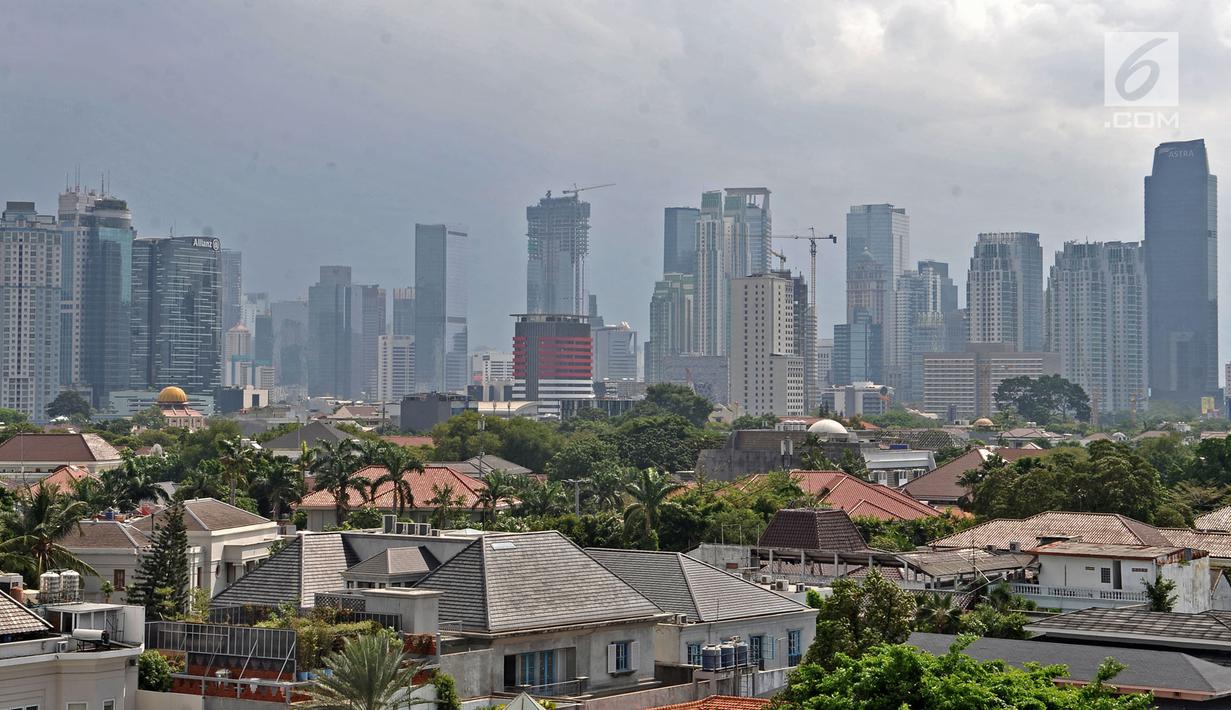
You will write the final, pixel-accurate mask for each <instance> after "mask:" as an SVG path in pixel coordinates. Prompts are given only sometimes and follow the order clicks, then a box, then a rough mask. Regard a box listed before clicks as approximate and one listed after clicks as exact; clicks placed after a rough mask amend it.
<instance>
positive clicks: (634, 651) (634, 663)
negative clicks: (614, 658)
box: [628, 641, 641, 671]
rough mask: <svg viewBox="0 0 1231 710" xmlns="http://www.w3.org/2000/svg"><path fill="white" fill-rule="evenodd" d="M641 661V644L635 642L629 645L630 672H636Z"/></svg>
mask: <svg viewBox="0 0 1231 710" xmlns="http://www.w3.org/2000/svg"><path fill="white" fill-rule="evenodd" d="M640 661H641V642H640V641H633V642H632V643H630V644H628V670H630V671H635V670H637V668H638V666H639V665H640Z"/></svg>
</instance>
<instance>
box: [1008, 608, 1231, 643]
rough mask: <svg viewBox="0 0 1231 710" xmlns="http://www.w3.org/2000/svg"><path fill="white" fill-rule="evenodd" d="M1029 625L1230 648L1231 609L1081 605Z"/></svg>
mask: <svg viewBox="0 0 1231 710" xmlns="http://www.w3.org/2000/svg"><path fill="white" fill-rule="evenodd" d="M1029 629H1030V630H1031V631H1033V632H1035V633H1037V634H1040V635H1043V636H1049V637H1056V638H1074V639H1083V638H1084V639H1088V640H1091V641H1093V640H1095V639H1108V638H1110V639H1115V640H1118V641H1119V642H1121V643H1124V642H1129V641H1130V640H1131V641H1132V642H1134V643H1138V642H1147V641H1148V640H1151V639H1152V640H1154V641H1157V642H1159V643H1160V644H1165V645H1169V646H1181V645H1189V646H1192V645H1202V646H1204V645H1208V643H1206V642H1213V643H1214V644H1216V645H1219V646H1222V647H1224V648H1231V612H1225V611H1207V612H1202V613H1200V614H1177V613H1168V612H1158V611H1146V610H1144V609H1127V608H1122V609H1082V610H1080V611H1071V612H1069V613H1067V614H1060V615H1057V616H1051V617H1047V618H1045V619H1039V620H1038V621H1034V622H1032V623H1031V624H1030V626H1029Z"/></svg>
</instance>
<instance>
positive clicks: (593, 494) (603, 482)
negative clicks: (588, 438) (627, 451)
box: [586, 462, 628, 510]
mask: <svg viewBox="0 0 1231 710" xmlns="http://www.w3.org/2000/svg"><path fill="white" fill-rule="evenodd" d="M627 485H628V472H627V470H626V469H623V468H620V467H619V466H618V465H616V464H614V463H610V462H605V463H604V464H603V465H599V466H596V467H595V468H594V470H593V472H591V473H590V479H589V481H588V482H587V484H586V488H587V489H588V492H589V494H590V500H591V501H592V502H593V503H594V507H595V508H597V509H598V510H621V509H622V508H623V507H624V489H625V488H626V487H627Z"/></svg>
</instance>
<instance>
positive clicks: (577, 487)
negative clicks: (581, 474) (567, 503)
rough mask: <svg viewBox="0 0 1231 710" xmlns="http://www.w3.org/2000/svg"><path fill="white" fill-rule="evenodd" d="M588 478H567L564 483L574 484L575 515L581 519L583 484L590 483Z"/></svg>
mask: <svg viewBox="0 0 1231 710" xmlns="http://www.w3.org/2000/svg"><path fill="white" fill-rule="evenodd" d="M589 482H590V479H588V478H566V479H564V480H563V481H562V483H571V484H573V515H576V516H577V517H579V518H580V517H581V484H582V483H589Z"/></svg>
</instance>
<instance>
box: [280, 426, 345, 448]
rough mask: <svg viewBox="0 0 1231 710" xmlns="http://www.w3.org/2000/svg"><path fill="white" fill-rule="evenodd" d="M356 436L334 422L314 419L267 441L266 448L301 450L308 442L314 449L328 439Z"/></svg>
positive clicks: (341, 439)
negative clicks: (327, 422)
mask: <svg viewBox="0 0 1231 710" xmlns="http://www.w3.org/2000/svg"><path fill="white" fill-rule="evenodd" d="M354 438H355V437H354V436H353V435H351V434H348V433H346V432H344V431H342V430H341V429H339V428H337V427H336V426H334V425H332V424H326V423H325V422H321V421H313V422H308V423H307V424H304V425H303V426H301V427H299V428H298V429H296V430H294V431H290V432H287V433H285V434H283V435H282V436H279V437H277V438H274V439H270V440H269V441H267V442H265V444H264V448H266V449H273V450H275V451H299V447H300V445H301V444H307V445H308V448H309V449H314V448H316V447H318V446H320V445H321V443H322V442H326V441H327V442H329V443H331V444H333V443H337V442H339V441H343V440H345V439H354Z"/></svg>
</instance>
